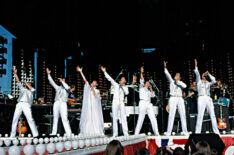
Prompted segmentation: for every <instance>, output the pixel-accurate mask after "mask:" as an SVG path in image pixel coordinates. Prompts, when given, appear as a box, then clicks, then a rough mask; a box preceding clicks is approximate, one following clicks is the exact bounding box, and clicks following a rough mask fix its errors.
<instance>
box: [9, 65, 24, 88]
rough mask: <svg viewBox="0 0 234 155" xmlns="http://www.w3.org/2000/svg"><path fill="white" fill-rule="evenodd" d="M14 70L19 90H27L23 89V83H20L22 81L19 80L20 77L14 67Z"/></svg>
mask: <svg viewBox="0 0 234 155" xmlns="http://www.w3.org/2000/svg"><path fill="white" fill-rule="evenodd" d="M12 70H13V73H14V75H15V80H16V82H17V85H18V87H19V89H20V90H21V91H22V90H23V89H25V88H24V87H23V85H22V84H21V82H20V80H19V77H18V75H17V69H16V68H15V66H13V67H12Z"/></svg>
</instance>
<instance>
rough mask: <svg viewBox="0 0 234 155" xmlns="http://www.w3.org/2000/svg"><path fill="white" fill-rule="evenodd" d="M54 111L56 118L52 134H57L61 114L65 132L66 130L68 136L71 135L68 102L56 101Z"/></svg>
mask: <svg viewBox="0 0 234 155" xmlns="http://www.w3.org/2000/svg"><path fill="white" fill-rule="evenodd" d="M53 113H54V120H53V130H52V135H56V134H57V128H58V119H59V114H60V116H61V118H62V122H63V126H64V129H65V132H66V134H67V136H70V135H71V128H70V125H69V121H68V118H67V103H66V102H61V101H56V102H55V103H54V107H53Z"/></svg>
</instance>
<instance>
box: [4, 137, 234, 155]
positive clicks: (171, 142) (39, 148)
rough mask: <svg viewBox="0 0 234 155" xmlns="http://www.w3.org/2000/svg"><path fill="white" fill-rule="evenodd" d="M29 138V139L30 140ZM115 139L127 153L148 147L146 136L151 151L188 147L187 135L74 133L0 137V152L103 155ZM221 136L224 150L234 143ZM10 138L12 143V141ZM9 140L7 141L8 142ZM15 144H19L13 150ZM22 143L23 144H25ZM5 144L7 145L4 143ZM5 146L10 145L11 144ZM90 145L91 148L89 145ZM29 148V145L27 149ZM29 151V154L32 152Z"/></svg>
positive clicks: (130, 153)
mask: <svg viewBox="0 0 234 155" xmlns="http://www.w3.org/2000/svg"><path fill="white" fill-rule="evenodd" d="M28 139H29V140H28ZM113 139H117V140H119V141H121V144H122V145H123V146H124V154H125V155H132V154H134V153H135V151H136V150H138V149H140V148H143V147H145V146H146V141H145V140H146V139H148V142H149V147H148V149H149V151H150V153H151V154H154V152H155V151H156V149H157V148H158V147H161V146H162V145H163V146H164V145H168V146H170V148H172V149H173V148H176V147H178V146H179V147H182V148H184V147H185V144H186V142H187V140H188V136H179V135H178V136H177V135H176V136H159V137H158V136H146V135H144V134H141V135H138V136H134V135H131V136H127V137H126V136H120V137H115V138H113V137H107V136H102V137H100V136H99V137H88V138H85V137H78V136H73V137H72V138H69V139H66V138H64V137H60V138H59V137H57V139H56V138H53V139H51V138H50V139H49V138H39V139H37V140H35V139H33V138H27V137H25V138H19V140H18V142H17V140H16V139H12V138H4V137H2V138H0V146H1V147H0V154H1V153H2V152H1V151H3V150H4V151H5V152H6V155H9V152H11V151H12V152H15V151H17V150H18V151H20V152H21V153H20V155H24V154H25V153H24V151H26V150H27V151H28V152H30V151H31V152H34V153H33V155H40V154H41V155H42V154H43V155H47V154H49V152H51V153H50V154H59V155H77V154H79V155H84V154H93V155H102V154H103V153H104V150H105V148H106V145H107V143H108V142H110V141H111V140H113ZM221 139H222V141H223V143H224V144H225V150H224V152H225V151H226V149H227V148H228V147H230V146H232V145H234V135H233V134H225V135H221ZM9 141H12V142H10V144H9ZM55 141H57V142H55ZM27 142H29V143H30V142H31V143H32V144H36V142H37V144H36V145H30V148H31V149H29V145H28V144H27ZM7 143H8V144H7ZM13 143H14V144H17V143H18V146H17V147H15V146H14V147H15V148H14V149H13ZM22 144H23V145H22ZM3 145H4V146H3ZM5 145H9V146H8V147H7V146H5ZM87 146H88V147H87ZM26 147H27V148H26ZM37 152H40V153H37ZM29 154H30V153H29Z"/></svg>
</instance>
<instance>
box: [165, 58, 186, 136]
mask: <svg viewBox="0 0 234 155" xmlns="http://www.w3.org/2000/svg"><path fill="white" fill-rule="evenodd" d="M164 72H165V74H166V77H167V79H168V81H169V83H170V98H169V101H168V102H169V103H168V104H169V117H168V125H167V133H166V135H167V136H169V135H171V131H172V128H173V125H174V119H175V113H176V108H177V107H178V110H179V114H180V120H181V125H182V130H183V134H184V135H188V131H187V123H186V116H185V106H184V99H183V97H182V90H183V89H184V88H186V87H187V85H186V84H185V83H184V82H182V81H180V79H181V77H180V73H176V75H175V77H174V79H173V78H172V77H171V75H170V73H169V72H168V70H167V63H166V62H165V61H164Z"/></svg>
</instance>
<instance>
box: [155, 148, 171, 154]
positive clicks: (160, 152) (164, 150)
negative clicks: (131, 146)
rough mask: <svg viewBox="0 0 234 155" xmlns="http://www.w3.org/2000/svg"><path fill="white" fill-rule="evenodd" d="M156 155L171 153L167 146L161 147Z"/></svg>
mask: <svg viewBox="0 0 234 155" xmlns="http://www.w3.org/2000/svg"><path fill="white" fill-rule="evenodd" d="M154 155H169V154H168V152H167V150H166V148H165V147H159V148H158V149H157V150H156V152H155V153H154Z"/></svg>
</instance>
